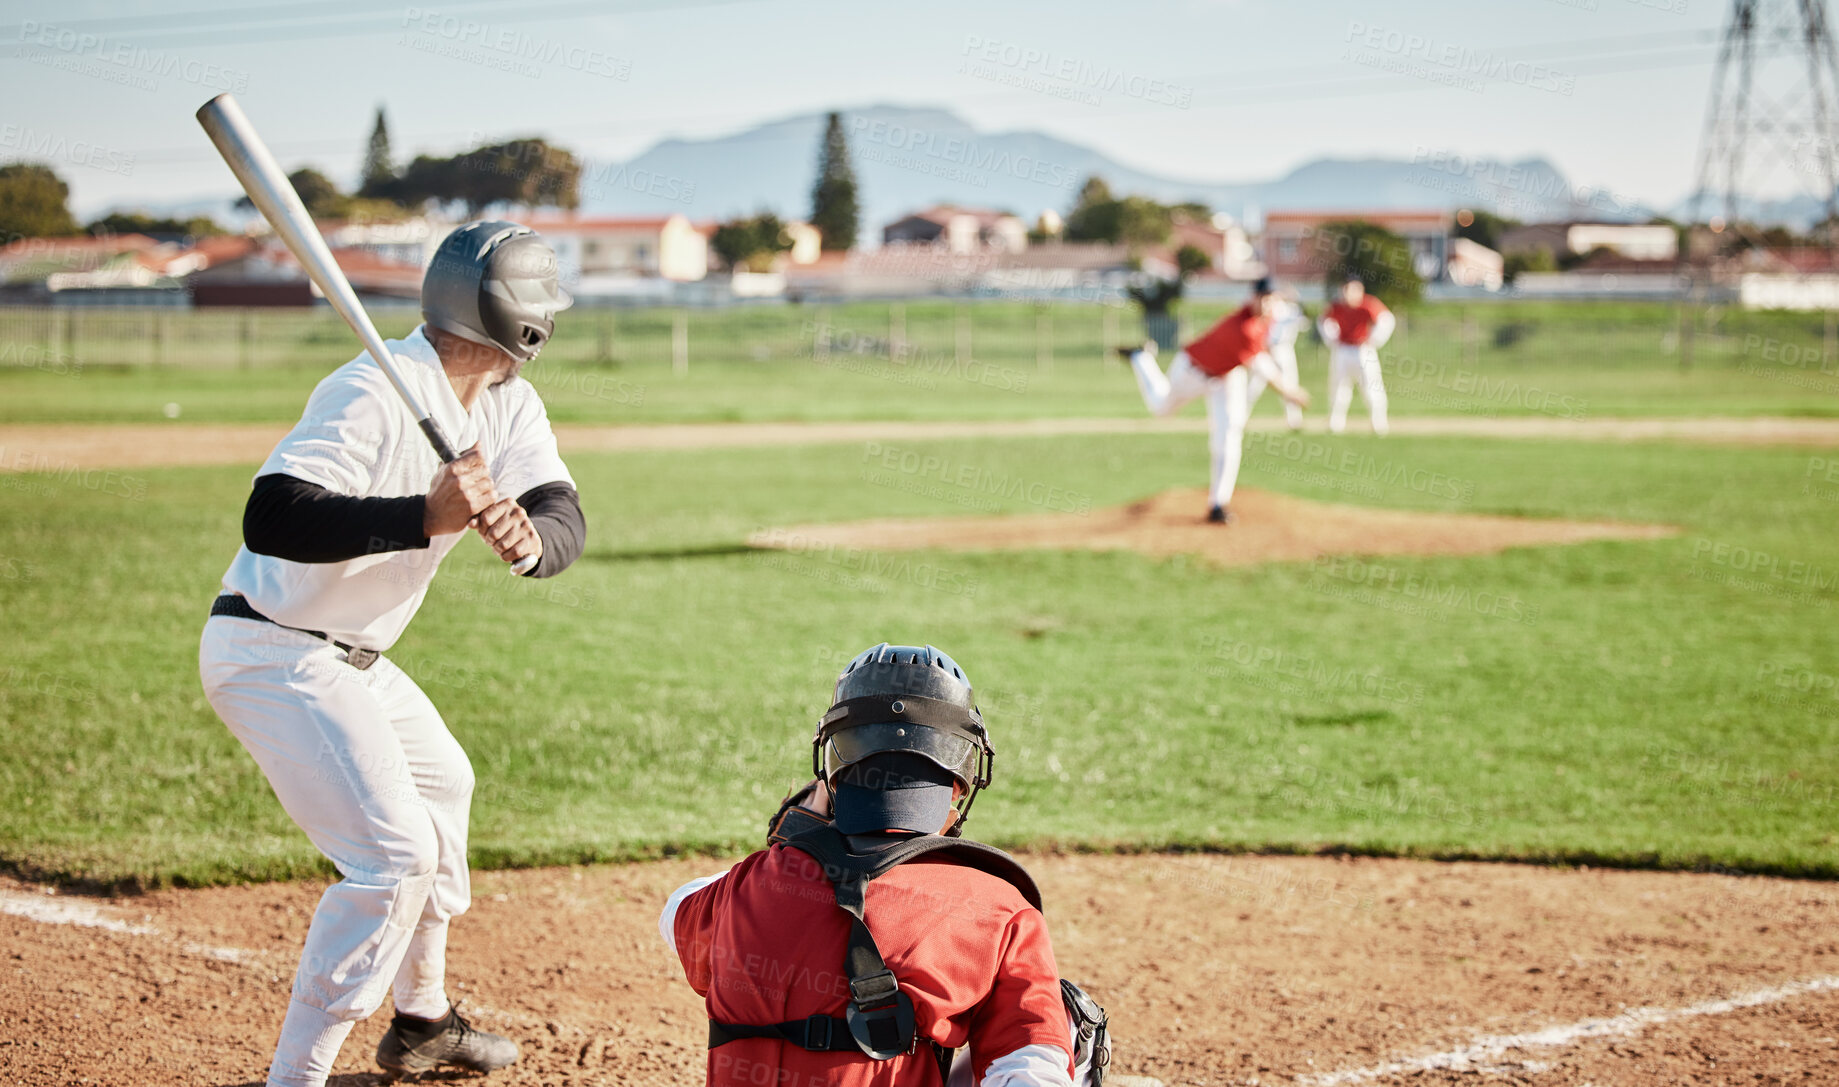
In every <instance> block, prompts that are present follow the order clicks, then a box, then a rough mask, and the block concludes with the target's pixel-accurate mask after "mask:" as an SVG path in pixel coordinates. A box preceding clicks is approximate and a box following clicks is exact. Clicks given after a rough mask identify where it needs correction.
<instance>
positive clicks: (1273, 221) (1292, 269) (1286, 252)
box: [1264, 210, 1456, 282]
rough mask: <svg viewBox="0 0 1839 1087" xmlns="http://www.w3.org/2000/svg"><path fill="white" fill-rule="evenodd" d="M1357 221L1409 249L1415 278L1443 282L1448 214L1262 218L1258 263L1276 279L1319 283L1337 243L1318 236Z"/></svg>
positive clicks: (1451, 220)
mask: <svg viewBox="0 0 1839 1087" xmlns="http://www.w3.org/2000/svg"><path fill="white" fill-rule="evenodd" d="M1351 219H1357V220H1360V221H1362V222H1367V223H1372V224H1374V225H1375V226H1382V227H1385V228H1386V229H1387V230H1390V231H1391V232H1392V233H1394V234H1397V235H1399V236H1400V237H1402V238H1404V239H1405V241H1406V242H1407V243H1409V244H1410V246H1411V262H1412V265H1413V267H1414V268H1415V269H1416V271H1417V273H1418V275H1419V276H1421V277H1423V278H1424V279H1425V280H1426V281H1430V282H1436V281H1439V280H1445V279H1448V278H1449V261H1450V236H1451V231H1452V230H1453V229H1454V227H1455V223H1456V218H1455V215H1454V214H1453V213H1451V212H1448V211H1359V210H1350V211H1274V212H1271V213H1270V214H1268V215H1266V216H1265V217H1264V263H1265V267H1266V268H1268V269H1269V270H1270V274H1271V275H1272V276H1275V277H1276V278H1278V279H1319V278H1321V276H1322V275H1323V274H1325V273H1326V272H1327V270H1328V267H1329V265H1330V264H1332V263H1333V262H1334V260H1335V257H1336V255H1337V254H1336V253H1335V247H1336V242H1337V240H1338V239H1337V238H1335V237H1333V236H1330V235H1323V234H1319V233H1318V232H1319V230H1320V229H1321V227H1322V226H1323V224H1326V223H1334V222H1344V221H1347V220H1351Z"/></svg>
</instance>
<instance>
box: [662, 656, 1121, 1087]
mask: <svg viewBox="0 0 1839 1087" xmlns="http://www.w3.org/2000/svg"><path fill="white" fill-rule="evenodd" d="M993 755H994V752H993V750H992V748H991V747H990V741H989V734H988V731H987V730H986V729H985V727H984V723H983V719H982V716H981V715H980V714H979V713H978V711H977V707H976V703H975V701H974V699H973V697H972V692H971V685H970V681H969V680H968V679H967V678H966V677H965V675H964V671H963V669H961V668H959V667H958V665H957V664H956V663H955V662H954V661H953V660H952V659H951V658H950V657H948V656H946V655H945V654H944V653H941V652H939V651H938V650H937V649H934V648H932V647H931V646H925V647H918V646H893V645H889V644H887V643H886V642H883V643H882V644H880V645H878V646H876V647H874V648H873V649H870V650H868V651H866V652H864V653H862V654H861V655H859V656H857V657H856V658H855V659H854V660H853V661H851V662H850V663H849V666H848V667H847V668H845V669H844V671H843V674H842V675H841V676H840V677H839V678H838V679H837V685H836V691H835V696H834V699H833V705H832V706H831V708H830V709H829V711H828V712H826V713H825V714H824V716H823V719H822V721H821V723H820V724H819V726H818V731H817V736H816V738H815V741H814V749H813V762H814V765H815V769H816V771H817V775H818V776H817V778H816V779H815V780H814V781H812V782H811V783H810V784H808V785H806V786H805V787H804V788H802V789H800V790H798V791H797V792H795V793H794V794H793V795H792V796H791V797H789V798H788V799H787V801H786V803H785V805H783V806H782V807H781V808H780V811H779V814H778V815H777V816H775V818H774V820H773V823H772V827H771V831H770V834H769V841H770V842H771V843H772V844H771V845H769V847H768V848H767V849H764V850H762V851H760V852H758V853H755V854H753V855H752V856H749V857H747V858H746V859H744V860H742V861H741V862H740V863H739V864H737V865H735V866H734V867H733V868H731V869H729V870H728V871H726V872H723V873H721V874H720V875H716V876H711V877H708V878H706V879H698V880H694V881H692V882H690V883H688V884H685V885H684V886H683V887H680V888H678V889H677V891H676V892H675V893H673V894H672V895H671V896H670V899H669V901H668V902H667V903H666V904H665V907H664V912H663V914H662V916H660V918H659V920H658V927H659V931H660V932H661V933H662V935H663V937H664V940H665V942H666V943H667V944H669V945H670V946H671V948H672V950H674V951H675V952H676V953H677V956H678V957H679V958H680V959H681V960H682V963H683V969H684V974H685V976H686V977H687V978H688V980H689V983H690V986H691V987H692V988H694V989H695V990H696V992H697V994H698V995H700V996H702V997H703V999H704V1002H705V1006H706V1007H707V1009H708V1015H709V1056H708V1062H707V1076H708V1083H709V1084H710V1085H711V1087H741V1085H749V1087H752V1085H757V1084H761V1083H772V1084H806V1083H811V1084H819V1083H821V1084H840V1085H862V1087H866V1085H869V1084H875V1085H877V1087H940V1084H942V1083H956V1082H959V1081H963V1082H966V1083H970V1082H974V1083H979V1084H984V1085H986V1087H1070V1085H1071V1084H1074V1083H1079V1084H1088V1085H1092V1087H1097V1085H1098V1084H1099V1082H1100V1080H1101V1078H1102V1076H1103V1073H1104V1069H1105V1067H1106V1065H1107V1064H1108V1063H1109V1060H1110V1043H1109V1039H1108V1036H1107V1034H1106V1031H1105V1019H1104V1012H1103V1010H1102V1009H1100V1008H1098V1006H1097V1005H1096V1004H1094V1003H1093V1002H1092V1001H1091V1000H1090V998H1088V997H1086V996H1085V994H1084V993H1082V992H1080V991H1079V989H1078V987H1077V986H1073V985H1071V984H1070V983H1066V982H1062V981H1061V980H1060V976H1059V971H1058V969H1057V967H1056V965H1055V962H1054V949H1053V943H1052V941H1051V940H1050V939H1049V938H1048V933H1047V922H1046V920H1045V919H1044V917H1043V916H1042V913H1041V899H1040V893H1039V892H1038V891H1037V890H1036V889H1035V886H1034V882H1033V881H1032V880H1031V879H1030V878H1029V876H1028V873H1027V872H1026V871H1025V870H1024V869H1023V868H1022V867H1021V865H1020V864H1018V863H1017V862H1016V861H1015V860H1014V859H1013V858H1012V857H1010V856H1009V855H1008V854H1006V853H1003V852H1002V851H1001V850H998V849H994V848H992V847H990V846H986V845H982V844H981V843H978V842H973V841H969V840H967V839H964V838H962V837H960V836H959V832H960V830H961V829H962V827H963V824H964V820H965V818H966V816H968V814H969V812H970V808H971V804H972V802H973V801H975V799H976V797H977V793H978V791H979V790H981V789H982V788H984V787H985V786H987V785H988V784H989V783H990V768H991V765H992V758H993Z"/></svg>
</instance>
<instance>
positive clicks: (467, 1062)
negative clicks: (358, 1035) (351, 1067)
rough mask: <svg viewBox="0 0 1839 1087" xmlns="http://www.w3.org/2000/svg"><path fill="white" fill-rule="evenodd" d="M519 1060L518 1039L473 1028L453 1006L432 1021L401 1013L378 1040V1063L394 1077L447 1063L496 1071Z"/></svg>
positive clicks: (386, 1075) (388, 1076)
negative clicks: (444, 1016) (439, 1017)
mask: <svg viewBox="0 0 1839 1087" xmlns="http://www.w3.org/2000/svg"><path fill="white" fill-rule="evenodd" d="M516 1060H517V1043H516V1042H513V1041H512V1040H511V1039H509V1038H504V1037H500V1036H499V1035H496V1034H490V1033H487V1032H486V1031H483V1030H475V1029H473V1025H472V1024H471V1023H469V1022H467V1021H466V1017H465V1016H463V1015H461V1014H460V1011H459V1009H458V1008H452V1007H450V1008H448V1009H447V1017H446V1018H445V1019H436V1020H432V1021H430V1020H427V1019H414V1018H411V1017H409V1016H406V1015H398V1016H396V1017H395V1018H394V1019H392V1020H390V1029H389V1030H388V1031H386V1032H384V1035H383V1040H382V1041H381V1042H378V1043H377V1065H378V1066H379V1067H380V1068H382V1069H383V1072H384V1075H385V1077H386V1078H388V1079H390V1080H397V1079H401V1078H402V1077H403V1076H408V1075H420V1074H421V1073H423V1072H432V1071H434V1070H435V1069H436V1068H440V1067H443V1066H446V1067H450V1068H466V1069H470V1070H472V1071H474V1072H494V1071H497V1070H498V1069H500V1068H503V1067H504V1066H505V1065H508V1064H511V1063H513V1062H514V1061H516Z"/></svg>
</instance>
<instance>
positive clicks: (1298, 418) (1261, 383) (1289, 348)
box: [1249, 344, 1303, 430]
mask: <svg viewBox="0 0 1839 1087" xmlns="http://www.w3.org/2000/svg"><path fill="white" fill-rule="evenodd" d="M1269 354H1270V356H1271V363H1272V365H1274V366H1276V367H1277V372H1278V373H1279V374H1282V375H1283V379H1284V380H1285V381H1287V382H1289V383H1290V384H1291V385H1292V386H1296V385H1301V384H1302V379H1301V377H1300V375H1298V373H1297V370H1296V345H1295V344H1272V345H1271V349H1270V352H1269ZM1270 383H1271V381H1270V378H1268V377H1266V376H1265V375H1264V374H1263V373H1262V372H1260V373H1254V374H1253V375H1252V377H1251V388H1250V393H1249V395H1250V396H1251V406H1252V407H1254V408H1255V407H1257V406H1258V398H1259V397H1260V396H1263V395H1264V387H1265V386H1266V385H1269V384H1270ZM1283 417H1284V422H1286V423H1288V424H1289V425H1290V429H1291V430H1301V429H1303V409H1302V408H1300V407H1298V406H1297V405H1295V404H1292V403H1291V402H1290V401H1288V400H1285V401H1284V402H1283Z"/></svg>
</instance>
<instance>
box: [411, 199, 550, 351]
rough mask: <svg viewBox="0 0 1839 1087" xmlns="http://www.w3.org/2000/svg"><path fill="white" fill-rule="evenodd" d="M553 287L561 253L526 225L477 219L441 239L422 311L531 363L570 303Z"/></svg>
mask: <svg viewBox="0 0 1839 1087" xmlns="http://www.w3.org/2000/svg"><path fill="white" fill-rule="evenodd" d="M573 301H574V300H573V299H571V298H569V297H568V295H567V294H566V293H565V292H564V291H563V290H562V289H561V288H560V287H558V286H557V285H556V255H555V251H554V250H552V249H550V248H549V243H548V242H546V241H544V240H543V238H542V236H541V235H539V234H538V233H536V232H535V231H534V230H531V229H530V228H529V227H527V226H519V225H518V224H516V223H509V222H505V221H503V220H479V221H477V222H471V223H467V224H466V225H465V226H462V227H459V228H457V229H455V230H454V232H453V233H451V234H449V235H447V237H446V238H445V239H443V240H442V241H441V245H440V248H439V249H437V250H435V251H434V261H433V263H431V264H429V265H428V271H427V274H426V275H424V276H423V277H422V281H421V315H422V319H423V320H425V321H427V322H428V324H429V325H431V326H432V327H434V328H438V329H440V330H442V331H443V332H450V333H452V334H453V335H455V336H458V337H460V338H461V339H463V340H470V341H471V342H473V343H479V344H488V345H491V346H493V347H496V348H498V349H500V350H502V351H503V352H504V353H505V354H507V355H510V356H511V357H512V358H514V359H517V360H518V361H519V362H528V361H530V360H531V359H533V358H535V357H536V353H537V352H538V351H541V350H542V349H543V345H544V344H545V343H547V342H549V336H550V334H551V333H553V332H554V331H555V329H556V321H555V316H556V314H557V313H559V312H561V311H562V310H565V309H567V308H568V307H569V306H570V305H571V304H573Z"/></svg>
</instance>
